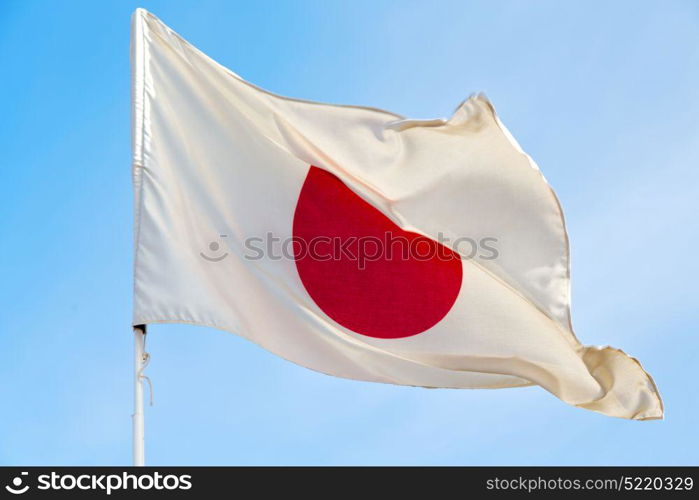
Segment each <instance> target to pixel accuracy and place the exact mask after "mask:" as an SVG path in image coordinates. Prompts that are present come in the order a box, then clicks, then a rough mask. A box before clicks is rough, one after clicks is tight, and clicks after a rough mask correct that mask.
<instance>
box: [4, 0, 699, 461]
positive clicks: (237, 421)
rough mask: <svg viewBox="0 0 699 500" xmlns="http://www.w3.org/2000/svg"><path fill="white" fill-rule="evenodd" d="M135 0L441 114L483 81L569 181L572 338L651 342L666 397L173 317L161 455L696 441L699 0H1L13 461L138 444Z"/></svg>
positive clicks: (253, 49)
mask: <svg viewBox="0 0 699 500" xmlns="http://www.w3.org/2000/svg"><path fill="white" fill-rule="evenodd" d="M136 7H144V8H146V9H148V10H149V11H151V12H153V13H154V14H155V15H157V16H158V17H160V18H161V19H162V20H163V22H165V23H166V24H168V25H169V26H170V27H171V28H173V29H174V30H175V31H177V32H178V33H179V34H181V35H182V36H183V37H185V38H186V39H187V40H189V41H190V42H191V43H192V44H193V45H195V46H197V47H198V48H199V49H201V50H203V51H204V52H206V53H207V54H208V55H210V56H211V57H213V58H214V59H216V60H218V61H219V62H221V63H222V64H224V65H225V66H227V67H229V68H231V69H232V70H233V71H235V72H236V73H238V74H239V75H241V76H242V77H243V78H245V79H247V80H249V81H251V82H253V83H255V84H257V85H259V86H261V87H263V88H266V89H268V90H271V91H273V92H276V93H280V94H284V95H289V96H293V97H299V98H304V99H311V100H319V101H325V102H335V103H345V104H359V105H367V106H374V107H380V108H385V109H389V110H391V111H395V112H397V113H400V114H402V115H406V116H410V117H415V118H433V117H443V116H448V115H449V114H450V113H451V112H452V111H453V109H454V108H455V107H456V106H457V105H458V104H459V103H460V102H461V101H462V100H463V99H464V98H465V97H467V96H468V95H470V94H471V93H473V92H480V91H483V92H485V93H486V94H487V95H488V97H489V98H490V99H491V100H492V101H493V103H494V105H495V107H496V109H497V110H498V113H499V115H500V118H501V119H502V121H503V122H504V123H505V125H506V126H507V127H508V128H509V130H510V131H511V132H512V134H513V135H514V136H515V138H516V139H517V140H518V141H519V143H520V144H521V145H522V147H523V148H524V150H525V151H527V152H528V153H529V154H530V155H531V156H532V157H533V158H534V159H535V160H536V162H537V163H538V165H539V166H540V167H541V169H542V171H543V173H544V175H545V176H546V178H547V180H548V181H549V182H550V183H551V185H552V186H553V187H554V189H555V190H556V192H557V194H558V196H559V198H560V200H561V203H562V206H563V209H564V211H565V215H566V220H567V225H568V230H569V233H570V241H571V254H572V295H573V322H574V326H575V330H576V333H577V336H578V338H580V340H581V341H582V342H583V343H586V344H594V345H606V344H609V345H612V346H615V347H618V348H621V349H623V350H624V351H625V352H627V353H629V354H630V355H632V356H634V357H636V358H638V359H639V360H640V361H641V362H642V364H643V366H644V368H645V369H646V370H647V371H648V372H650V373H651V375H652V376H653V377H654V379H655V381H656V383H657V385H658V387H659V389H660V392H661V394H662V396H663V398H664V403H665V410H666V418H665V420H663V421H651V422H632V421H625V420H621V419H614V418H609V417H604V416H602V415H599V414H596V413H593V412H590V411H584V410H580V409H576V408H572V407H570V406H568V405H566V404H564V403H563V402H561V401H559V400H558V399H556V398H555V397H554V396H552V395H550V394H549V393H547V392H546V391H544V390H543V389H541V388H538V387H529V388H520V389H507V390H480V391H473V390H425V389H419V388H408V387H396V386H390V385H383V384H371V383H363V382H355V381H350V380H343V379H337V378H333V377H329V376H326V375H321V374H319V373H315V372H312V371H310V370H307V369H304V368H301V367H299V366H296V365H293V364H291V363H289V362H287V361H284V360H282V359H280V358H278V357H275V356H273V355H272V354H270V353H267V352H266V351H264V350H262V349H261V348H259V347H257V346H255V345H253V344H252V343H250V342H247V341H245V340H243V339H241V338H239V337H237V336H235V335H232V334H229V333H225V332H221V331H216V330H212V329H207V328H203V327H194V326H184V325H154V326H152V327H151V328H150V333H149V336H148V350H149V352H150V353H151V355H152V361H151V364H150V366H149V367H148V375H149V376H150V377H151V379H152V381H153V384H154V403H155V404H154V406H152V407H148V408H147V411H146V436H147V437H146V443H147V449H146V461H147V463H148V464H150V465H188V464H198V465H208V464H215V465H227V464H230V465H235V464H418V465H419V464H430V465H431V464H454V465H488V464H492V465H507V464H509V465H536V464H543V465H568V464H589V465H622V464H648V465H652V464H667V465H675V464H697V463H698V462H699V446H698V445H699V438H698V437H697V436H698V435H699V433H697V431H696V422H697V413H698V412H699V397H698V396H699V394H698V393H699V391H698V390H697V385H696V384H697V382H696V379H697V375H696V364H697V361H696V360H697V359H699V327H698V326H697V324H698V320H699V295H698V294H697V292H696V280H697V278H698V277H699V272H698V271H699V265H698V264H697V261H696V258H695V255H696V248H697V247H699V229H698V224H697V215H699V201H698V200H699V171H698V170H699V169H698V168H697V167H698V165H699V148H698V147H697V145H698V144H699V3H697V2H693V1H689V0H687V1H669V2H660V1H655V2H653V1H645V2H644V1H641V2H638V1H634V2H631V1H620V2H601V1H598V2H589V1H574V2H555V1H537V2H533V1H532V2H526V1H501V2H485V1H482V2H463V1H451V2H450V1H430V2H424V1H423V2H416V1H409V2H402V1H401V2H398V1H388V0H381V1H356V2H339V1H328V2H322V1H316V2H307V1H286V2H282V1H278V2H273V1H272V2H246V3H243V2H226V1H206V0H205V1H197V2H194V1H191V2H184V1H182V2H178V1H142V2H133V1H130V0H129V1H105V2H77V1H66V2H60V3H59V2H48V1H43V2H42V1H12V0H9V1H8V0H5V1H3V2H2V4H0V61H1V62H2V67H3V72H2V74H3V78H2V79H1V80H0V90H1V91H2V95H3V96H4V98H3V99H2V101H0V102H1V103H2V104H1V108H0V109H1V110H2V117H3V119H2V120H1V121H0V148H1V149H2V151H3V161H2V163H1V168H2V170H1V175H2V182H1V183H0V191H1V193H0V194H1V196H0V214H1V217H0V238H1V241H2V245H0V270H1V274H0V276H2V279H1V281H0V298H2V300H3V303H4V304H5V307H4V310H3V313H2V314H1V315H0V398H1V400H2V401H3V403H2V407H1V411H0V465H15V464H16V465H20V464H26V465H72V464H85V465H128V464H129V463H130V461H131V420H130V415H131V411H132V392H131V390H132V386H131V377H132V364H131V363H132V354H131V353H132V351H131V349H132V337H131V329H130V322H131V299H132V295H131V285H132V283H131V278H132V267H131V266H132V233H131V231H132V210H131V209H132V191H131V170H130V169H131V166H130V160H131V153H130V120H129V113H130V104H129V101H130V74H129V28H130V16H131V13H132V12H133V10H134V9H135V8H136Z"/></svg>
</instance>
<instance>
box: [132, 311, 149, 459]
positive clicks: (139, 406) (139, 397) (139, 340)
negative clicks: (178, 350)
mask: <svg viewBox="0 0 699 500" xmlns="http://www.w3.org/2000/svg"><path fill="white" fill-rule="evenodd" d="M133 333H134V392H133V396H134V399H133V464H134V465H135V466H137V467H142V466H144V465H145V464H146V457H145V437H144V424H143V381H142V380H141V370H143V367H144V365H145V362H146V356H145V340H146V325H136V326H134V327H133Z"/></svg>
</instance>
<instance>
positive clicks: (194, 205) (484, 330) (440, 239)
mask: <svg viewBox="0 0 699 500" xmlns="http://www.w3.org/2000/svg"><path fill="white" fill-rule="evenodd" d="M132 69H133V82H132V83H133V86H132V91H133V119H134V122H133V151H134V157H133V179H134V188H135V276H134V280H135V283H134V317H133V323H134V324H149V323H189V324H195V325H204V326H209V327H214V328H219V329H222V330H225V331H229V332H233V333H236V334H238V335H240V336H243V337H245V338H247V339H249V340H251V341H253V342H255V343H257V344H259V345H260V346H262V347H264V348H265V349H267V350H269V351H271V352H273V353H275V354H277V355H279V356H281V357H283V358H285V359H287V360H290V361H293V362H295V363H298V364H299V365H302V366H305V367H308V368H311V369H313V370H317V371H320V372H323V373H327V374H331V375H335V376H339V377H346V378H350V379H357V380H365V381H374V382H386V383H393V384H402V385H413V386H423V387H451V388H503V387H521V386H528V385H533V384H536V385H539V386H541V387H543V388H544V389H546V390H548V391H550V392H551V393H553V394H554V395H555V396H557V397H558V398H560V399H561V400H563V401H565V402H567V403H569V404H571V405H575V406H578V407H582V408H587V409H590V410H595V411H598V412H601V413H604V414H606V415H611V416H616V417H623V418H630V419H639V420H644V419H656V418H662V415H663V408H662V402H661V399H660V396H659V394H658V391H657V389H656V387H655V384H654V383H653V380H652V379H651V377H650V376H649V375H648V374H647V373H646V372H645V371H644V370H643V368H642V367H641V365H640V364H639V363H638V361H636V360H635V359H634V358H632V357H629V356H628V355H627V354H625V353H624V352H623V351H620V350H618V349H614V348H611V347H592V346H585V345H582V344H581V343H580V342H579V341H578V339H577V337H576V336H575V334H574V333H573V330H572V326H571V320H570V307H569V306H570V294H569V288H570V275H569V250H568V238H567V234H566V229H565V225H564V220H563V214H562V212H561V208H560V205H559V203H558V200H557V198H556V196H555V194H554V193H553V191H552V189H551V188H550V186H549V185H548V184H547V183H546V181H545V179H544V178H543V176H542V174H541V172H540V171H539V169H538V167H537V166H536V165H535V163H534V162H533V161H532V160H531V158H529V157H528V156H527V155H526V154H525V153H524V152H523V151H522V150H521V149H520V148H519V146H518V145H517V143H516V142H515V140H514V139H513V138H512V136H511V135H510V134H509V133H508V131H507V129H506V128H505V127H504V126H503V125H502V124H501V123H500V121H499V120H498V118H497V115H496V114H495V111H494V109H493V106H492V105H491V104H490V102H489V101H488V100H487V99H486V98H485V97H484V96H480V95H479V96H473V97H471V98H469V99H468V100H466V101H465V102H463V103H462V104H461V105H460V106H459V107H458V109H457V110H456V111H455V113H454V114H453V116H451V118H449V119H447V120H429V121H426V120H410V119H405V118H404V117H401V116H398V115H396V114H393V113H390V112H387V111H382V110H378V109H372V108H364V107H358V106H337V105H329V104H322V103H317V102H308V101H302V100H298V99H290V98H286V97H281V96H278V95H275V94H272V93H270V92H267V91H265V90H263V89H260V88H258V87H256V86H254V85H252V84H250V83H248V82H246V81H244V80H242V79H241V78H240V77H239V76H237V75H236V74H234V73H232V72H231V71H229V70H228V69H226V68H224V67H222V66H221V65H219V64H217V63H216V62H215V61H213V60H212V59H210V58H209V57H207V56H206V55H204V54H203V53H202V52H200V51H199V50H197V49H196V48H194V47H193V46H191V45H190V44H188V43H187V42H186V41H185V40H183V39H182V38H181V37H179V36H178V35H177V34H176V33H174V32H173V31H172V30H170V29H169V28H168V27H167V26H165V25H164V24H163V23H162V22H161V21H159V20H158V19H157V18H156V17H155V16H153V15H152V14H150V13H148V12H146V11H144V10H141V9H139V10H137V11H136V12H135V14H134V16H133V23H132ZM436 90H437V91H438V89H436ZM391 251H393V252H391ZM600 285H602V284H600Z"/></svg>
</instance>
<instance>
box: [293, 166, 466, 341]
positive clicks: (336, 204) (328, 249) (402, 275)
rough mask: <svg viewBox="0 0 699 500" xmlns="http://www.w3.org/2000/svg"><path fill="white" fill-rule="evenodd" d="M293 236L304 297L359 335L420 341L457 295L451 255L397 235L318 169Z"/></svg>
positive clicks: (456, 263) (456, 262)
mask: <svg viewBox="0 0 699 500" xmlns="http://www.w3.org/2000/svg"><path fill="white" fill-rule="evenodd" d="M293 233H294V239H295V244H294V245H293V249H294V256H295V259H296V268H297V270H298V273H299V276H300V278H301V281H302V283H303V285H304V287H305V288H306V290H307V291H308V294H309V295H310V296H311V298H312V299H313V301H314V302H315V303H316V304H317V305H318V307H320V309H321V310H322V311H323V312H324V313H325V314H327V315H328V316H329V317H330V318H332V319H333V320H334V321H336V322H337V323H339V324H340V325H342V326H344V327H345V328H347V329H349V330H352V331H354V332H356V333H359V334H362V335H366V336H369V337H375V338H384V339H395V338H403V337H410V336H412V335H417V334H419V333H421V332H424V331H425V330H427V329H429V328H431V327H432V326H434V325H435V324H436V323H438V322H439V321H440V320H441V319H442V318H443V317H444V316H445V315H446V314H447V313H448V312H449V310H450V309H451V307H452V306H453V305H454V302H455V301H456V298H457V296H458V294H459V290H460V288H461V280H462V264H461V258H460V256H459V255H458V254H457V253H456V252H454V251H453V250H451V249H450V248H447V247H445V246H444V245H442V244H440V243H439V242H437V241H434V240H432V239H430V238H426V237H424V236H421V235H419V234H416V233H413V232H409V231H404V230H402V229H401V228H399V227H398V226H397V225H396V224H394V223H393V221H391V220H390V219H389V218H388V217H386V216H385V215H384V214H383V213H381V212H380V211H379V210H377V209H376V208H374V207H373V206H372V205H370V204H369V203H367V202H366V201H364V200H363V199H362V198H360V197H359V196H358V195H356V194H355V193H354V192H353V191H352V190H350V189H349V188H348V187H347V186H346V185H345V184H344V183H343V182H342V181H341V180H340V179H339V178H338V177H337V176H335V175H333V174H331V173H330V172H328V171H326V170H323V169H321V168H318V167H314V166H311V168H310V170H309V172H308V175H307V177H306V180H305V182H304V184H303V187H302V189H301V193H300V195H299V199H298V203H297V205H296V212H295V213H294V223H293Z"/></svg>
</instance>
